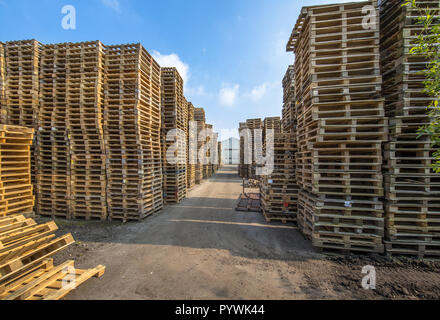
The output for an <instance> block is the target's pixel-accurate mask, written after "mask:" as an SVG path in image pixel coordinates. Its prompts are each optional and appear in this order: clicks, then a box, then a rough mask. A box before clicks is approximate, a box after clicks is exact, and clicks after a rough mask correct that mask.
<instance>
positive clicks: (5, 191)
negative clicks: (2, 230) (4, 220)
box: [0, 125, 34, 248]
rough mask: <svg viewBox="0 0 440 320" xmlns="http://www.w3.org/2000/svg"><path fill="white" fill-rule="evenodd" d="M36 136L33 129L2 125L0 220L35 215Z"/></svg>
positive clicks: (0, 141)
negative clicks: (33, 171) (33, 155)
mask: <svg viewBox="0 0 440 320" xmlns="http://www.w3.org/2000/svg"><path fill="white" fill-rule="evenodd" d="M33 135H34V129H32V128H26V127H21V126H9V125H0V191H1V199H0V217H4V216H8V215H14V214H18V213H20V214H28V215H29V214H31V213H32V212H33V207H34V195H33V185H32V182H31V145H32V140H33ZM0 248H1V246H0Z"/></svg>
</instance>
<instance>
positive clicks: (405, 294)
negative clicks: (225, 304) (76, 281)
mask: <svg viewBox="0 0 440 320" xmlns="http://www.w3.org/2000/svg"><path fill="white" fill-rule="evenodd" d="M236 172H237V170H236V168H235V167H233V166H226V167H224V168H223V169H222V170H220V171H219V172H218V173H217V174H216V175H215V176H213V177H212V178H211V179H209V180H208V181H206V182H204V183H203V184H202V185H199V186H197V187H195V188H194V189H193V190H191V192H190V193H189V195H188V198H187V199H185V200H184V201H183V202H182V203H181V204H179V205H177V206H169V207H166V209H165V210H163V211H162V212H161V213H159V214H157V215H155V216H152V217H150V218H147V219H146V220H145V221H143V222H140V223H127V224H122V223H116V222H108V223H102V222H83V221H62V220H59V221H57V223H58V226H59V228H60V230H59V232H58V233H59V234H60V235H61V234H65V233H68V232H71V233H72V234H73V236H74V238H75V239H76V240H77V242H76V243H75V244H74V245H73V246H71V247H70V248H69V249H68V250H66V251H64V252H62V253H60V254H58V255H57V256H56V257H55V258H56V261H57V262H64V261H65V260H67V259H75V260H76V266H77V267H80V268H90V267H95V266H96V265H98V264H103V265H105V266H106V273H105V275H104V276H103V277H102V278H101V279H91V280H90V281H88V282H86V283H84V284H83V285H81V287H79V288H78V289H77V290H76V291H74V292H73V293H71V294H70V295H69V296H67V299H72V300H78V299H87V300H88V299H98V300H101V299H148V300H151V299H172V300H173V299H258V300H260V299H277V300H279V299H438V298H439V297H440V273H439V267H440V263H439V262H420V261H415V260H396V259H394V260H390V259H388V258H386V257H382V256H348V257H338V256H324V255H322V254H320V253H319V252H317V251H316V250H315V249H314V248H313V247H312V246H311V244H310V242H309V241H307V240H305V239H304V238H303V236H302V235H301V233H300V232H299V231H298V230H297V228H296V227H295V226H294V225H282V224H267V223H266V221H265V220H264V218H263V217H262V215H261V214H258V213H247V212H236V211H235V210H234V207H235V205H236V202H237V199H238V197H239V195H240V193H241V188H242V187H241V180H240V179H239V177H238V176H237V175H236ZM367 265H372V266H374V267H375V268H376V275H377V282H376V290H365V289H363V288H362V285H361V283H362V278H363V277H364V276H365V274H362V268H363V267H364V266H367Z"/></svg>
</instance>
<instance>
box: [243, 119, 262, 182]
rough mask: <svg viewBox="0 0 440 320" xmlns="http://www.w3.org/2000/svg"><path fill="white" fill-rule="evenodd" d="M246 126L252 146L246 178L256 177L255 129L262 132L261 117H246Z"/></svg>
mask: <svg viewBox="0 0 440 320" xmlns="http://www.w3.org/2000/svg"><path fill="white" fill-rule="evenodd" d="M246 128H247V129H249V130H250V133H251V139H250V141H249V143H250V145H251V146H252V164H251V165H248V172H247V178H248V179H257V178H258V177H257V175H256V168H257V163H256V159H255V150H254V149H255V148H254V147H255V135H256V133H257V131H256V130H261V131H262V132H263V121H262V120H261V119H248V120H246Z"/></svg>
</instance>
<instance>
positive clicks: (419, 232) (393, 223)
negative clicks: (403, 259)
mask: <svg viewBox="0 0 440 320" xmlns="http://www.w3.org/2000/svg"><path fill="white" fill-rule="evenodd" d="M416 3H417V5H419V6H422V7H424V8H425V7H426V8H429V9H430V10H431V15H432V16H433V17H434V16H435V17H436V18H437V19H438V18H439V17H440V3H439V1H432V0H431V1H430V0H424V1H420V0H417V1H416ZM419 16H420V11H419V10H418V9H413V8H408V7H405V6H404V7H402V6H401V5H400V3H397V2H395V1H389V0H383V1H382V2H381V7H380V17H381V31H382V32H381V50H382V57H383V58H382V70H383V76H384V83H383V92H384V96H385V99H386V106H385V108H386V115H387V116H389V117H390V124H391V125H390V130H389V132H390V140H389V141H387V142H386V144H385V152H384V154H385V161H386V162H385V163H386V167H385V169H386V175H385V197H386V207H385V209H386V242H385V243H386V252H387V253H388V254H389V255H392V256H394V255H405V256H411V257H416V258H424V259H431V258H434V259H439V258H440V226H439V223H438V213H439V212H440V200H439V199H440V188H439V186H440V177H439V176H438V174H436V173H434V172H433V170H432V167H431V166H432V164H433V163H434V161H435V160H434V157H433V153H434V151H435V150H434V148H433V147H432V140H431V137H430V136H428V135H422V136H419V133H418V129H419V128H420V127H422V126H424V125H426V124H428V123H429V117H428V115H427V106H429V105H430V103H431V102H432V101H433V97H430V96H428V95H427V94H425V93H424V92H423V90H424V81H425V80H426V79H425V76H424V74H423V72H422V71H423V70H424V69H426V68H427V59H426V57H424V56H420V55H413V54H411V53H410V50H411V48H412V47H413V45H414V40H416V38H417V36H418V35H419V34H420V32H421V31H422V27H423V26H422V25H421V24H419V23H418V18H419Z"/></svg>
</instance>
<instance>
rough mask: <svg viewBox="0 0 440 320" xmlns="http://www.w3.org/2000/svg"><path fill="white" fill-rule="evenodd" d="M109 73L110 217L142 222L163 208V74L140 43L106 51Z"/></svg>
mask: <svg viewBox="0 0 440 320" xmlns="http://www.w3.org/2000/svg"><path fill="white" fill-rule="evenodd" d="M105 70H106V76H107V81H106V82H105V85H104V87H105V104H104V118H103V131H104V140H105V141H106V154H107V167H106V168H107V195H108V196H107V199H108V200H107V202H108V215H109V219H111V220H123V221H129V220H136V221H138V220H140V219H143V218H145V217H147V216H149V215H151V214H153V213H155V212H157V211H158V210H160V209H161V208H162V207H163V197H162V164H161V158H162V150H161V144H160V136H161V131H160V129H161V110H160V105H161V101H160V94H161V93H160V82H161V79H160V74H161V72H160V71H161V70H160V67H159V65H158V64H157V63H156V62H155V61H154V59H153V58H152V57H151V56H150V55H149V53H148V52H147V51H146V50H145V49H144V48H143V47H142V45H140V44H127V45H117V46H107V47H106V55H105ZM132 75H136V77H133V76H132ZM140 83H143V84H145V85H146V86H148V88H149V90H143V89H142V88H143V87H142V86H140ZM139 90H141V91H140V92H139ZM122 92H123V93H122ZM125 101H130V102H129V103H125ZM122 110H124V116H123V117H121V112H122ZM138 124H140V125H138Z"/></svg>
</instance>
